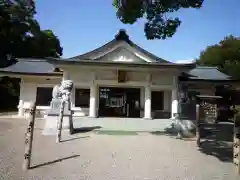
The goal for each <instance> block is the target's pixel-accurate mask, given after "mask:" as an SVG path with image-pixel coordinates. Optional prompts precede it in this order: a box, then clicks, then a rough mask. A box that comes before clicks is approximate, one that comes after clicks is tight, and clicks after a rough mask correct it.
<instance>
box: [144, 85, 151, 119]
mask: <svg viewBox="0 0 240 180" xmlns="http://www.w3.org/2000/svg"><path fill="white" fill-rule="evenodd" d="M144 100H145V101H144V102H145V103H144V118H145V119H152V108H151V88H150V87H149V86H146V87H145V97H144Z"/></svg>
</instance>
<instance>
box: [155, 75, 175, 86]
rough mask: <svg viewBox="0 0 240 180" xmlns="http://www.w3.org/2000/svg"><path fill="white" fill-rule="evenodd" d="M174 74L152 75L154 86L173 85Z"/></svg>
mask: <svg viewBox="0 0 240 180" xmlns="http://www.w3.org/2000/svg"><path fill="white" fill-rule="evenodd" d="M173 77H174V75H173V74H170V73H168V72H159V73H152V77H151V82H152V85H173V84H174V82H173Z"/></svg>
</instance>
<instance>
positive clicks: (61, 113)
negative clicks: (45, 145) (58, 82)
mask: <svg viewBox="0 0 240 180" xmlns="http://www.w3.org/2000/svg"><path fill="white" fill-rule="evenodd" d="M64 108H65V101H64V100H62V101H61V106H60V113H59V119H58V123H57V139H56V142H57V143H59V142H60V141H61V136H62V123H63V113H64Z"/></svg>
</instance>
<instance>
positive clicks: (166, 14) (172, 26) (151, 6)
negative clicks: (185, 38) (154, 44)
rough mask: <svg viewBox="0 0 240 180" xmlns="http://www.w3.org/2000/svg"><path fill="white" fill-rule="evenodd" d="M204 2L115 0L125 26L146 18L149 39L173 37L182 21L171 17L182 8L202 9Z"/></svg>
mask: <svg viewBox="0 0 240 180" xmlns="http://www.w3.org/2000/svg"><path fill="white" fill-rule="evenodd" d="M203 1H204V0H113V6H114V7H115V8H116V10H117V13H116V15H117V17H118V18H119V19H120V21H121V22H123V23H124V24H134V23H135V22H136V21H137V20H138V19H140V18H145V19H146V23H145V28H144V31H145V35H146V37H147V39H166V38H168V37H172V36H173V35H174V34H175V32H176V30H177V28H178V27H179V25H180V24H181V20H180V19H179V18H177V17H175V18H173V17H171V15H172V14H173V13H174V12H177V11H179V10H180V9H182V8H200V7H202V4H203Z"/></svg>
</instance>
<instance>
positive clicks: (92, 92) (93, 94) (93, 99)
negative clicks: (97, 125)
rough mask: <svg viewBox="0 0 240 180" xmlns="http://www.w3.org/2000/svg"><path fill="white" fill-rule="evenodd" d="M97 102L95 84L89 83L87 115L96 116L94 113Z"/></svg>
mask: <svg viewBox="0 0 240 180" xmlns="http://www.w3.org/2000/svg"><path fill="white" fill-rule="evenodd" d="M96 102H97V86H96V85H95V84H92V85H91V88H90V107H89V117H93V118H95V117H97V114H96V112H97V111H96V110H97V109H96V107H97V106H96V104H97V103H96Z"/></svg>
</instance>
